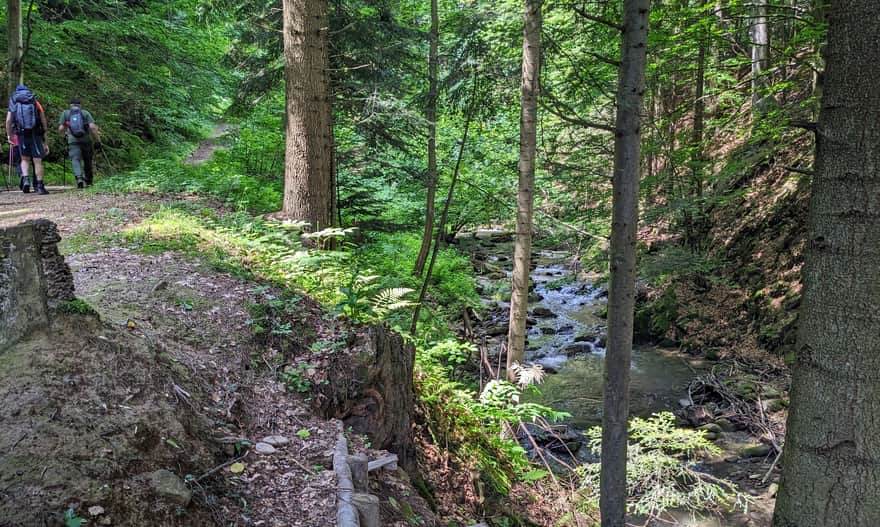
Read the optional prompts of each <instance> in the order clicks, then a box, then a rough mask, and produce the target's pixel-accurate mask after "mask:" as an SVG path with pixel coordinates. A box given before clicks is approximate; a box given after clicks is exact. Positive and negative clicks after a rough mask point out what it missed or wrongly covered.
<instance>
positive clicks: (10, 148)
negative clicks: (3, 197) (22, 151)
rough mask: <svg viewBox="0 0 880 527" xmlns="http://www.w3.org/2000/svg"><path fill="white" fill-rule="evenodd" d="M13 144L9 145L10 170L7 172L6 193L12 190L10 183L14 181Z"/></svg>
mask: <svg viewBox="0 0 880 527" xmlns="http://www.w3.org/2000/svg"><path fill="white" fill-rule="evenodd" d="M13 148H14V147H13V146H12V143H9V170H8V171H7V172H6V192H9V191H10V190H12V189H11V188H10V186H9V185H10V182H11V181H12V149H13Z"/></svg>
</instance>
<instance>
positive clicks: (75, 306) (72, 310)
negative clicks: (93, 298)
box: [57, 298, 98, 316]
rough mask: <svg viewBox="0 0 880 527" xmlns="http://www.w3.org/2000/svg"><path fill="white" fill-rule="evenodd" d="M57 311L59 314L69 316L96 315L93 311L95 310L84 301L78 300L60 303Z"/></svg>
mask: <svg viewBox="0 0 880 527" xmlns="http://www.w3.org/2000/svg"><path fill="white" fill-rule="evenodd" d="M57 309H58V311H59V312H61V313H67V314H69V315H94V316H97V315H98V312H97V311H95V308H93V307H92V306H91V305H90V304H89V303H88V302H86V301H85V300H80V299H79V298H76V299H74V300H66V301H64V302H61V303H60V304H58V307H57Z"/></svg>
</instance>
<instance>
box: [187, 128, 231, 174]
mask: <svg viewBox="0 0 880 527" xmlns="http://www.w3.org/2000/svg"><path fill="white" fill-rule="evenodd" d="M236 129H237V126H236V125H233V124H229V123H217V124H216V125H215V126H214V131H213V132H211V135H210V136H209V137H207V138H206V139H203V140H202V141H201V142H200V143H199V145H198V146H197V147H196V149H195V150H194V151H193V153H192V154H190V156H189V157H188V158H187V160H186V161H185V163H186V164H188V165H198V164H201V163H204V162H205V161H207V160H209V159H211V157H213V156H214V152H216V151H217V150H221V149H223V148H225V146H226V145H225V144H224V139H225V137H226V135H227V134H229V133H230V132H231V131H233V130H236Z"/></svg>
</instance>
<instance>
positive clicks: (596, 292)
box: [459, 231, 773, 527]
mask: <svg viewBox="0 0 880 527" xmlns="http://www.w3.org/2000/svg"><path fill="white" fill-rule="evenodd" d="M459 246H460V248H461V249H462V250H464V251H466V252H469V253H471V254H472V257H473V258H474V261H475V264H476V265H478V267H482V270H483V274H482V276H481V277H480V289H481V290H482V291H483V293H484V297H485V298H484V301H485V302H486V303H487V304H488V305H489V307H490V311H491V312H493V313H494V318H493V319H491V320H487V321H484V323H485V325H486V326H487V334H488V335H490V336H491V337H493V338H494V341H492V342H490V343H489V348H490V350H492V349H494V350H495V357H493V358H492V359H491V360H493V361H494V360H498V359H497V349H499V347H500V343H501V341H502V340H505V339H506V335H507V331H506V317H507V316H508V314H507V312H508V311H509V305H508V303H507V299H508V298H509V288H508V289H507V292H505V290H504V288H503V287H499V284H503V283H504V281H505V280H506V281H507V282H509V275H510V270H511V263H510V260H509V256H508V255H511V254H513V250H512V243H511V242H510V240H509V238H508V239H500V240H499V236H498V232H495V231H488V232H487V231H484V232H482V234H481V233H480V232H478V233H476V235H473V236H472V237H471V238H470V239H466V240H460V241H459ZM570 260H571V257H570V255H569V254H568V253H566V252H562V251H538V252H536V253H535V254H533V258H532V271H531V273H530V276H531V278H532V280H533V282H534V288H533V289H532V291H531V292H530V296H529V321H528V324H529V330H528V333H527V342H526V362H527V363H537V364H541V365H542V366H543V367H544V369H545V371H546V372H547V373H548V375H546V376H545V379H544V382H543V383H542V384H541V386H540V390H539V393H535V394H527V395H526V396H525V397H524V399H525V400H527V401H529V402H535V403H540V404H544V405H546V406H549V407H552V408H553V409H554V410H560V411H564V412H567V413H569V414H571V418H570V419H568V420H567V421H566V424H567V425H568V426H569V427H570V429H572V430H574V431H577V430H585V429H587V428H590V427H592V426H597V425H599V424H601V421H602V387H603V367H604V360H605V340H606V329H607V325H606V321H605V320H604V318H602V317H601V316H600V314H601V313H602V312H603V311H604V308H605V304H606V301H607V294H606V293H607V292H606V290H605V289H604V288H603V287H601V286H599V285H596V284H594V283H590V279H589V278H587V279H583V278H582V277H581V276H580V275H579V274H578V273H577V272H576V271H574V270H573V269H572V266H571V265H569V264H570ZM490 354H491V351H490ZM708 367H709V365H708V364H707V363H706V362H705V361H704V360H702V359H697V358H694V357H691V356H689V355H685V354H682V353H680V352H679V351H678V350H677V349H669V348H661V347H657V346H636V347H635V348H634V349H633V355H632V369H631V372H630V375H631V377H630V383H631V384H630V411H631V414H632V415H633V416H639V417H648V416H650V415H651V414H653V413H657V412H661V411H673V412H675V411H677V410H680V409H681V406H682V403H681V401H682V400H687V398H688V391H687V388H688V385H689V384H690V382H691V381H693V380H694V379H695V378H696V377H697V376H699V375H700V374H701V373H702V372H705V371H706V370H707V368H708ZM753 442H754V438H752V437H751V436H749V435H748V434H747V433H745V432H733V431H732V432H730V433H725V434H723V437H722V438H719V440H718V441H717V442H716V444H717V445H718V446H719V447H720V448H721V449H722V454H721V455H720V456H716V458H714V459H712V460H710V461H707V462H706V463H704V467H705V470H706V471H707V472H708V473H710V474H712V475H713V476H717V477H723V478H728V479H731V480H734V481H736V482H737V483H740V482H744V483H745V486H749V488H748V489H743V492H744V493H747V494H750V495H751V496H752V497H753V499H754V503H753V504H752V506H751V507H750V510H748V511H739V512H735V513H730V514H727V515H724V516H721V517H717V516H700V515H694V514H691V513H687V512H680V511H673V512H671V513H670V514H669V515H668V516H667V517H666V518H664V520H663V521H662V522H659V523H648V524H646V523H645V522H644V521H639V519H638V518H633V519H631V520H632V521H633V522H638V523H634V525H635V524H637V525H647V526H651V525H679V526H686V527H766V526H769V525H770V523H771V522H770V518H771V514H772V507H773V500H772V497H771V496H770V495H768V494H766V493H765V489H763V488H751V486H750V485H752V484H753V483H754V482H755V481H756V479H757V478H760V475H761V474H762V473H763V471H767V470H768V467H770V462H772V460H767V459H757V458H756V459H743V458H741V457H740V456H738V455H737V454H738V452H740V451H741V450H742V449H743V448H744V446H745V445H748V444H750V443H753ZM581 450H582V451H583V450H587V449H586V448H585V447H583V448H581ZM576 457H577V458H579V459H580V460H581V461H584V460H589V459H590V456H589V455H584V454H583V453H581V454H579V455H577V456H576ZM593 460H594V459H593ZM770 471H772V468H770ZM768 483H769V482H768ZM764 486H765V487H766V485H764Z"/></svg>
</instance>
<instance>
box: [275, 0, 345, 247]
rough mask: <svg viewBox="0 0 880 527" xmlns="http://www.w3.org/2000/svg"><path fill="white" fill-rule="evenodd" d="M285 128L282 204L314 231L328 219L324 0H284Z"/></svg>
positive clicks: (329, 179)
mask: <svg viewBox="0 0 880 527" xmlns="http://www.w3.org/2000/svg"><path fill="white" fill-rule="evenodd" d="M284 63H285V80H286V82H285V86H286V92H285V94H286V103H287V130H286V134H287V137H286V149H285V163H284V205H283V209H282V213H283V214H284V215H285V216H287V217H288V218H290V219H293V220H301V221H305V222H308V223H309V228H310V229H311V230H313V231H317V230H321V229H324V228H327V227H329V226H330V225H331V216H330V214H331V210H332V206H333V205H332V203H333V189H332V183H333V176H332V172H333V140H332V134H333V124H332V123H333V121H332V114H331V109H330V83H329V79H328V73H327V64H328V59H327V0H284Z"/></svg>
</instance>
